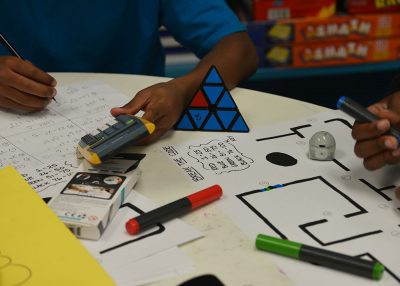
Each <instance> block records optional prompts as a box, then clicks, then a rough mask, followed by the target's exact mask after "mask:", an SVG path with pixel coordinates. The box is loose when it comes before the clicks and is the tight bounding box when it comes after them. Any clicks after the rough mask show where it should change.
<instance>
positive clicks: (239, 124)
mask: <svg viewBox="0 0 400 286" xmlns="http://www.w3.org/2000/svg"><path fill="white" fill-rule="evenodd" d="M232 131H237V132H249V127H247V124H246V122H244V119H243V117H242V116H241V115H240V116H239V117H238V119H237V120H236V122H235V124H234V125H233V126H232Z"/></svg>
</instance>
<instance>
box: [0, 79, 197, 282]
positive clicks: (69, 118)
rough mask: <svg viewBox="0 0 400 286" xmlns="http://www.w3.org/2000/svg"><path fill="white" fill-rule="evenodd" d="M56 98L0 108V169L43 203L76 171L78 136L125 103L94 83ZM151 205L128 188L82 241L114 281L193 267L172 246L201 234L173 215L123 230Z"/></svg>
mask: <svg viewBox="0 0 400 286" xmlns="http://www.w3.org/2000/svg"><path fill="white" fill-rule="evenodd" d="M56 100H57V102H55V101H52V102H51V104H50V105H49V106H48V107H47V108H46V109H45V110H43V111H41V112H37V113H25V112H16V111H13V110H3V109H2V110H0V168H2V167H5V166H8V165H11V166H13V167H14V168H16V169H17V170H18V172H19V173H20V174H21V175H22V176H23V177H24V178H25V180H26V181H27V182H28V183H29V184H30V185H31V186H32V187H33V188H34V189H35V191H36V192H37V193H38V194H39V195H40V196H41V197H42V198H44V199H45V200H46V201H47V200H48V199H50V198H51V197H53V196H54V195H55V194H56V193H57V192H60V191H61V190H62V188H63V187H64V186H65V184H66V183H67V182H68V181H69V180H70V179H71V177H72V176H73V175H74V174H75V173H76V172H78V171H82V164H81V160H80V159H78V158H77V155H76V146H77V145H78V142H79V140H80V139H81V137H82V136H84V135H85V134H87V133H90V132H93V131H95V130H96V129H97V128H99V129H104V128H105V124H106V123H108V122H110V121H112V120H113V117H112V116H111V114H110V109H111V108H113V107H117V106H122V105H124V104H125V103H126V102H127V101H128V99H127V98H126V97H125V96H124V95H123V94H121V93H120V92H118V91H116V90H115V89H113V88H112V87H110V86H109V85H107V84H105V83H102V82H99V81H86V82H81V83H76V84H72V85H68V86H64V87H60V88H58V94H57V96H56ZM155 207H156V205H155V204H154V203H152V202H151V201H149V200H148V199H147V198H145V197H144V196H142V195H140V194H139V193H136V192H134V191H132V193H131V195H130V196H128V197H127V198H126V200H125V203H124V204H123V205H122V206H121V208H120V211H119V212H118V213H117V215H116V217H115V218H114V219H113V221H112V222H111V223H110V225H109V226H108V228H107V230H106V231H105V233H104V235H103V236H102V238H101V239H100V240H99V241H85V240H82V244H84V245H85V247H86V248H87V249H88V250H89V252H90V253H91V254H92V255H93V256H94V257H95V258H96V259H97V260H98V261H99V263H100V264H101V265H102V266H103V267H104V269H105V270H106V271H107V272H108V273H109V274H110V276H111V277H112V278H113V280H114V281H116V282H117V283H118V285H141V284H143V283H149V282H153V281H157V280H158V279H162V278H165V277H170V276H174V275H177V274H178V273H183V272H186V271H189V270H193V266H192V261H191V259H190V258H189V257H187V256H186V255H185V254H184V253H183V252H182V251H181V250H180V249H179V248H177V246H178V245H180V244H182V243H186V242H188V241H190V240H193V239H196V238H199V237H200V236H201V235H202V234H201V233H200V232H199V231H197V230H196V229H194V228H193V227H191V226H189V225H187V224H185V223H183V222H182V221H180V220H177V219H175V220H172V221H170V222H168V223H165V224H158V225H157V226H155V227H154V228H152V229H149V230H148V231H147V232H144V233H143V234H138V235H135V236H131V235H129V234H127V233H126V231H125V229H124V225H125V221H126V220H128V219H129V218H132V217H135V216H137V215H138V214H140V213H143V212H144V211H149V210H151V209H153V208H155ZM132 269H140V271H133V272H132ZM0 274H1V273H0ZM0 276H1V275H0Z"/></svg>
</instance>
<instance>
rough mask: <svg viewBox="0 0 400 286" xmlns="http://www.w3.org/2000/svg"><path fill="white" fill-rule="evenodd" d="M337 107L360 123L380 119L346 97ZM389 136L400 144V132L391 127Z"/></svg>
mask: <svg viewBox="0 0 400 286" xmlns="http://www.w3.org/2000/svg"><path fill="white" fill-rule="evenodd" d="M336 107H337V108H338V109H340V110H342V111H344V112H345V113H347V114H348V115H350V116H351V117H353V118H354V119H355V120H357V121H360V122H374V121H376V120H379V119H380V118H379V117H378V116H376V115H375V114H373V113H371V112H369V111H368V110H367V109H366V108H365V107H364V106H362V105H361V104H359V103H357V102H355V101H354V100H352V99H351V98H348V97H346V96H342V97H341V98H339V100H338V102H337V103H336ZM387 134H389V135H392V136H394V137H396V139H397V142H399V144H400V130H398V129H397V128H395V127H390V129H389V131H388V132H387Z"/></svg>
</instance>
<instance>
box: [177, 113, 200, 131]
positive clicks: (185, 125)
mask: <svg viewBox="0 0 400 286" xmlns="http://www.w3.org/2000/svg"><path fill="white" fill-rule="evenodd" d="M176 129H182V130H193V129H195V128H194V127H193V125H192V122H190V119H189V117H188V116H187V114H185V115H184V116H183V117H182V118H181V120H180V121H179V123H178V125H177V126H176Z"/></svg>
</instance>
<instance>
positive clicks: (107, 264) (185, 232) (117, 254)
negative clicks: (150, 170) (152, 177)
mask: <svg viewBox="0 0 400 286" xmlns="http://www.w3.org/2000/svg"><path fill="white" fill-rule="evenodd" d="M155 207H156V206H155V205H154V203H152V202H151V201H150V200H148V199H147V198H145V197H144V196H142V195H141V194H139V193H137V192H135V191H132V193H131V194H130V195H129V196H128V197H127V198H126V200H125V202H124V204H123V205H122V206H121V208H120V210H119V211H118V213H117V214H116V216H115V217H114V219H113V220H112V222H111V224H110V225H109V226H108V227H107V229H106V231H105V232H104V233H103V235H102V236H101V238H100V239H99V240H98V241H91V240H81V242H82V244H83V245H84V246H85V247H86V248H87V249H88V250H89V251H90V252H91V253H92V255H93V256H94V257H96V259H97V260H98V261H99V262H100V263H101V264H102V265H103V266H104V268H105V269H109V268H110V269H115V268H119V267H123V266H124V265H126V264H127V263H132V262H135V261H138V260H139V259H142V258H144V257H147V256H149V255H152V254H154V253H157V252H160V251H163V250H166V249H169V248H171V247H173V246H177V245H180V244H182V243H185V242H188V241H191V240H194V239H196V238H199V237H201V236H202V234H201V233H200V232H199V231H198V230H196V229H195V228H193V227H191V226H189V225H187V224H185V223H183V222H182V221H181V220H178V219H174V220H171V221H168V222H166V223H162V224H158V225H157V226H155V227H153V228H151V229H149V230H147V231H145V232H143V233H140V234H138V235H133V236H132V235H130V234H128V233H127V232H126V230H125V223H126V222H127V221H128V220H129V219H130V218H132V217H135V216H137V215H138V214H140V213H143V212H147V211H149V210H151V209H153V208H155Z"/></svg>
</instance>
